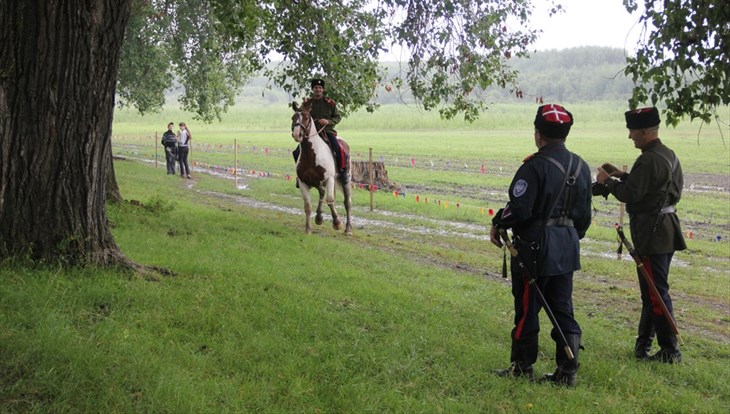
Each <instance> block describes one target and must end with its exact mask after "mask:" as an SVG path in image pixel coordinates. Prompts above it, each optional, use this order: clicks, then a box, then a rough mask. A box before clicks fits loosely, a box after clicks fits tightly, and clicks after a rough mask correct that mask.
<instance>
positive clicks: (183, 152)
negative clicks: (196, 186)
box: [177, 122, 193, 178]
mask: <svg viewBox="0 0 730 414" xmlns="http://www.w3.org/2000/svg"><path fill="white" fill-rule="evenodd" d="M179 126H180V131H179V132H178V144H177V158H178V161H179V162H180V177H183V178H184V177H187V178H193V177H191V176H190V166H188V154H189V153H190V141H191V140H192V139H193V135H192V134H191V133H190V130H189V129H188V126H187V125H186V124H185V122H180V125H179Z"/></svg>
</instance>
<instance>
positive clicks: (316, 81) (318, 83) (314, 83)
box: [312, 79, 324, 88]
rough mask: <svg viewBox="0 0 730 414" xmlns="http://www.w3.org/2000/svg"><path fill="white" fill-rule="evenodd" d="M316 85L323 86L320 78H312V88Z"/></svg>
mask: <svg viewBox="0 0 730 414" xmlns="http://www.w3.org/2000/svg"><path fill="white" fill-rule="evenodd" d="M318 85H319V86H321V87H323V88H324V81H323V80H322V79H312V88H314V87H315V86H318Z"/></svg>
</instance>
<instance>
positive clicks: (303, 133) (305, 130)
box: [291, 111, 326, 141]
mask: <svg viewBox="0 0 730 414" xmlns="http://www.w3.org/2000/svg"><path fill="white" fill-rule="evenodd" d="M295 116H296V117H297V118H296V121H294V123H293V124H292V125H291V130H292V132H294V128H296V127H300V129H299V140H300V141H303V140H305V139H307V138H309V136H308V135H307V134H309V128H310V127H311V126H312V122H313V121H314V119H313V118H312V116H311V115H310V116H308V117H307V118H309V122H307V123H306V124H304V123H303V122H302V118H303V116H302V111H297V112H296V115H295ZM325 126H326V125H322V128H320V129H319V130H317V135H320V134H321V133H322V131H323V130H324V128H325ZM315 129H316V128H315Z"/></svg>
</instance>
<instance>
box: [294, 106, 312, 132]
mask: <svg viewBox="0 0 730 414" xmlns="http://www.w3.org/2000/svg"><path fill="white" fill-rule="evenodd" d="M292 109H294V115H292V117H291V136H292V138H294V141H296V142H302V140H303V139H306V138H307V137H309V136H310V135H311V128H312V125H313V124H312V115H311V114H310V113H309V110H310V109H311V108H307V107H301V108H300V107H298V105H297V103H296V102H292Z"/></svg>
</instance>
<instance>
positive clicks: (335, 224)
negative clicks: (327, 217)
mask: <svg viewBox="0 0 730 414" xmlns="http://www.w3.org/2000/svg"><path fill="white" fill-rule="evenodd" d="M332 227H333V228H334V229H335V230H339V229H341V228H342V222H341V221H339V220H336V221H334V222H333V223H332Z"/></svg>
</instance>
